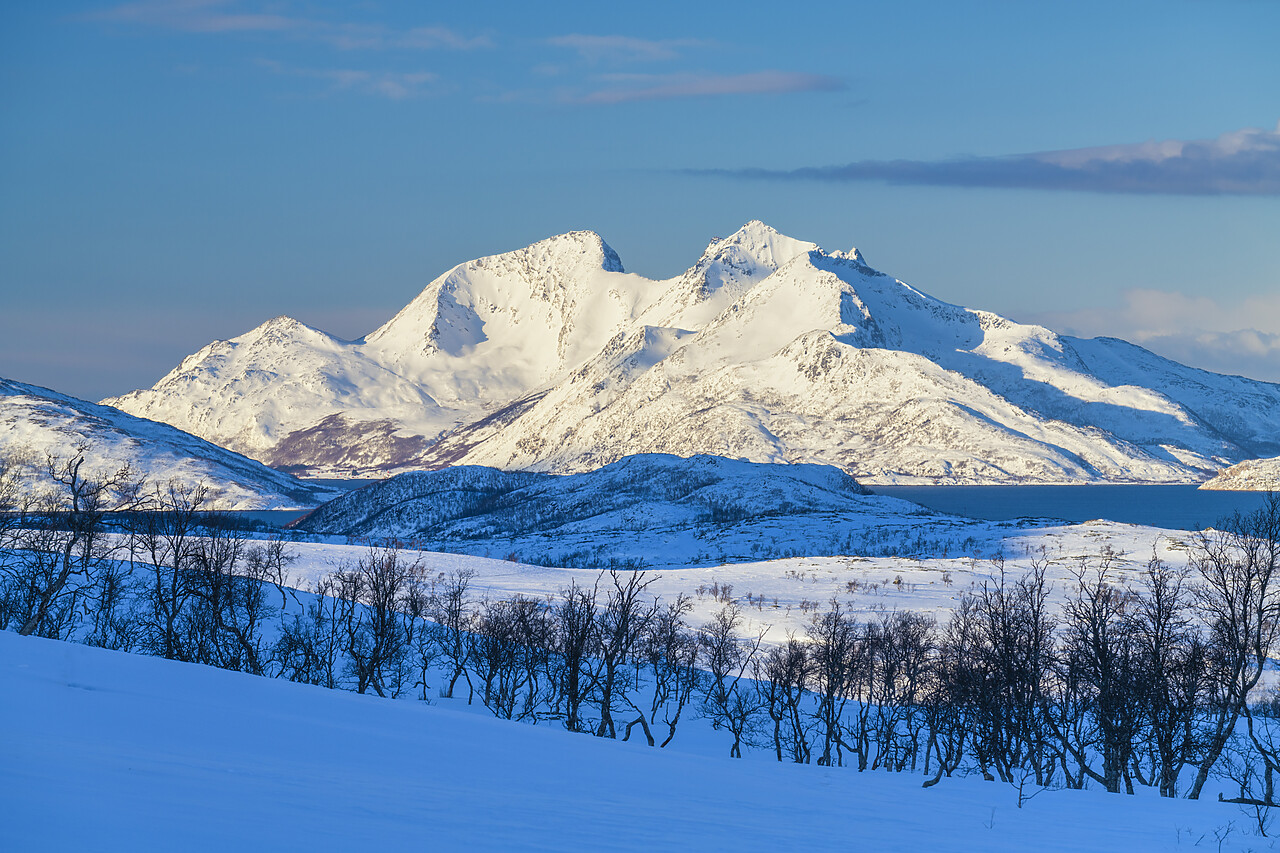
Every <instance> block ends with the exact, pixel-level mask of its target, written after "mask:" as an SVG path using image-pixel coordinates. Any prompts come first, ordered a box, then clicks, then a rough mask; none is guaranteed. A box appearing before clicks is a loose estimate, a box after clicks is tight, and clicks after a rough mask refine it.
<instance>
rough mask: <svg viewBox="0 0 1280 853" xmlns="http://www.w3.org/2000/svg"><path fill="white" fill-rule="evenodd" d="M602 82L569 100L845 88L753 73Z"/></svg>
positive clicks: (806, 77)
mask: <svg viewBox="0 0 1280 853" xmlns="http://www.w3.org/2000/svg"><path fill="white" fill-rule="evenodd" d="M601 79H602V80H603V81H605V82H606V83H608V84H609V85H606V86H605V87H604V88H600V89H597V90H595V91H593V92H588V93H587V94H585V95H581V96H578V97H574V98H571V100H573V101H574V102H576V103H580V104H623V103H629V102H633V101H661V100H669V99H673V98H706V97H720V96H724V95H782V94H792V93H796V92H836V91H841V90H843V89H845V88H846V86H845V84H844V82H843V81H841V80H839V79H837V78H835V77H827V76H824V75H821V74H801V73H798V72H793V71H756V72H753V73H750V74H625V75H624V74H614V75H607V76H605V77H603V78H601Z"/></svg>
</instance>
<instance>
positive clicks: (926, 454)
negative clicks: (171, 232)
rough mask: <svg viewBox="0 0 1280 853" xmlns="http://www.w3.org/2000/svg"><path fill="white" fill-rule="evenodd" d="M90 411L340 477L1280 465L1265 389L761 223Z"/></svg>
mask: <svg viewBox="0 0 1280 853" xmlns="http://www.w3.org/2000/svg"><path fill="white" fill-rule="evenodd" d="M105 402H108V403H110V404H111V405H115V406H119V407H120V408H123V409H125V410H126V411H130V412H133V413H134V414H138V415H141V416H144V417H149V418H154V419H158V420H164V421H166V422H169V423H172V424H174V425H176V426H179V427H181V428H183V429H187V430H190V431H191V432H194V433H196V434H198V435H201V436H203V437H205V438H208V439H210V440H212V441H215V442H218V443H221V444H225V445H226V446H229V447H232V448H235V449H237V450H239V451H241V452H244V453H247V454H250V455H253V456H254V457H255V458H258V459H261V460H263V461H265V462H268V463H269V464H272V465H276V466H280V467H288V466H297V467H298V468H300V469H305V470H309V471H311V472H312V473H315V474H322V473H323V474H328V475H334V476H354V475H366V476H367V475H373V474H387V473H394V472H398V471H406V470H415V469H421V468H424V467H427V468H439V467H443V466H446V465H453V464H482V465H489V466H492V467H497V468H501V469H504V470H512V469H530V470H538V471H554V472H572V471H587V470H591V469H594V468H598V467H600V466H601V465H605V464H608V463H610V462H613V461H615V460H617V459H620V458H622V457H624V456H629V455H633V454H638V453H655V452H660V453H672V454H677V455H681V456H690V455H694V454H698V453H711V454H716V455H721V456H727V457H738V458H744V459H750V460H752V461H758V462H785V463H796V462H811V463H820V464H831V465H837V466H839V467H841V468H843V469H844V470H846V471H848V472H849V473H851V474H853V475H855V476H857V477H858V478H859V479H860V480H861V481H863V482H866V483H868V484H887V483H913V482H917V483H927V482H937V483H1012V482H1023V483H1079V482H1147V483H1180V482H1181V483H1187V482H1200V481H1202V480H1204V479H1206V478H1208V477H1209V476H1211V475H1212V474H1213V473H1215V472H1217V471H1218V470H1221V469H1222V468H1224V467H1226V466H1227V465H1230V464H1232V463H1234V462H1237V461H1240V460H1242V459H1246V458H1255V457H1259V456H1269V455H1274V454H1275V453H1277V452H1280V385H1275V384H1270V383H1264V382H1257V381H1253V380H1248V379H1244V378H1241V377H1233V376H1220V375H1217V374H1212V373H1208V372H1205V371H1202V370H1196V369H1193V368H1189V367H1185V366H1183V365H1180V364H1177V363H1175V362H1171V361H1168V360H1167V359H1163V358H1160V357H1158V356H1156V355H1154V354H1152V353H1150V352H1148V351H1146V350H1143V349H1141V348H1140V347H1136V346H1133V345H1130V344H1127V343H1125V342H1123V341H1118V340H1114V339H1105V338H1100V339H1093V340H1081V339H1077V338H1071V337H1067V336H1062V335H1057V334H1055V333H1054V332H1052V331H1050V330H1048V329H1045V328H1042V327H1039V326H1028V325H1022V324H1018V323H1014V322H1011V321H1009V320H1006V319H1004V318H1002V317H999V316H996V315H994V314H991V313H988V312H984V311H976V310H970V309H967V308H962V307H959V306H955V305H950V304H947V303H945V302H941V301H939V300H937V299H934V298H932V297H930V296H928V295H926V294H924V293H922V292H920V291H919V290H917V289H915V288H913V287H911V286H909V285H907V284H905V283H903V282H901V281H897V280H895V279H893V278H891V277H889V276H886V275H884V274H882V273H880V272H877V271H876V270H874V269H872V268H871V267H869V266H868V265H867V264H866V262H865V259H864V258H863V256H862V255H861V254H860V253H858V252H857V250H853V251H850V252H830V253H828V252H824V251H823V250H821V249H819V248H818V247H817V246H816V245H814V244H812V243H804V242H802V241H799V240H794V239H792V238H789V237H786V236H784V235H781V234H779V233H778V232H776V231H774V230H773V229H771V228H769V227H768V226H766V225H764V224H763V223H760V222H751V223H748V224H747V225H745V226H744V227H743V228H742V229H740V230H739V231H738V232H736V233H735V234H733V235H731V236H730V237H727V238H724V239H717V240H713V241H712V242H711V244H710V245H709V246H708V247H707V250H706V252H705V253H704V254H703V256H702V257H701V258H700V259H699V260H698V261H697V263H695V264H694V265H693V267H691V268H690V269H689V270H688V271H687V272H685V273H684V274H682V275H680V276H677V277H675V278H673V279H669V280H666V281H651V280H648V279H645V278H643V277H640V276H637V275H633V274H628V273H626V272H624V271H623V267H622V264H621V262H620V261H619V259H618V256H617V255H616V254H615V253H614V252H613V250H612V249H610V248H609V247H608V246H607V245H606V244H605V243H604V241H603V240H601V239H600V237H599V236H598V235H596V234H593V233H591V232H573V233H570V234H565V235H562V236H559V237H553V238H551V239H548V240H544V241H542V242H539V243H535V244H534V245H532V246H530V247H528V248H526V249H521V250H519V251H515V252H510V253H507V254H504V255H497V256H494V257H489V258H482V259H480V260H476V261H471V262H468V263H465V264H461V265H459V266H458V267H455V268H454V269H453V270H450V271H449V272H448V273H446V274H445V275H443V276H440V277H439V278H437V279H436V280H434V281H433V282H432V283H431V284H430V285H428V286H427V288H426V289H425V290H424V291H423V292H422V293H421V294H420V295H419V296H418V297H417V298H416V299H414V300H413V301H412V302H411V303H410V304H409V305H408V306H407V307H406V308H405V309H404V310H402V311H401V312H400V313H399V314H397V315H396V316H395V317H394V318H393V319H392V320H391V321H389V322H388V323H387V324H385V325H384V326H382V327H381V328H380V329H378V330H376V331H375V332H373V333H372V334H370V335H368V336H367V337H366V338H363V339H361V340H358V341H351V342H347V341H340V340H338V339H336V338H333V337H331V336H329V335H326V334H324V333H323V332H319V331H317V330H314V329H310V328H309V327H306V326H304V325H302V324H300V323H297V322H296V321H292V320H288V319H287V318H277V319H276V320H273V321H271V322H270V323H268V324H266V325H264V326H262V327H259V328H258V329H255V330H253V331H252V332H249V333H248V334H246V335H243V336H241V337H240V338H236V339H233V340H231V341H220V342H216V343H214V344H210V345H209V346H207V347H205V348H204V349H203V350H201V351H200V352H198V353H196V354H195V355H193V356H191V357H189V358H188V359H186V360H185V361H184V362H183V363H182V364H181V365H179V366H178V367H177V368H176V369H175V370H174V371H173V372H171V373H170V374H169V375H168V376H166V377H165V378H164V379H162V380H161V381H160V382H159V383H157V385H156V386H155V387H154V388H152V389H149V390H143V391H134V392H132V393H130V394H126V395H124V396H123V397H119V398H114V399H111V400H108V401H105Z"/></svg>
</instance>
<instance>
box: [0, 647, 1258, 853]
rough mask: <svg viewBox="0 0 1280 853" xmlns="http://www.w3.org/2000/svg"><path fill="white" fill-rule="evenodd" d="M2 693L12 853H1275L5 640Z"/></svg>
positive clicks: (972, 795) (1153, 823)
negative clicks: (168, 852) (163, 852)
mask: <svg viewBox="0 0 1280 853" xmlns="http://www.w3.org/2000/svg"><path fill="white" fill-rule="evenodd" d="M0 695H3V696H4V697H5V701H4V702H3V703H0V802H3V803H4V807H3V811H4V815H5V827H4V830H5V831H4V839H5V845H6V846H8V847H10V848H11V849H14V850H28V851H44V850H50V851H51V850H78V849H83V850H126V849H133V850H136V849H151V850H157V849H182V850H219V851H225V850H309V851H315V850H357V849H409V848H411V847H412V848H425V849H433V850H456V849H467V850H471V851H482V850H495V851H496V850H504V851H505V850H619V851H627V850H726V851H729V850H732V851H750V850H762V851H763V850H769V851H776V850H793V849H805V850H850V849H857V850H902V851H917V850H929V851H972V850H988V851H1026V850H1037V851H1062V853H1068V852H1069V851H1070V853H1076V851H1079V853H1084V851H1103V850H1108V851H1110V850H1115V851H1120V850H1123V851H1170V853H1173V851H1178V853H1180V851H1193V850H1194V851H1199V850H1222V851H1233V853H1234V851H1241V852H1242V851H1246V850H1268V849H1272V839H1268V838H1259V837H1257V836H1254V835H1249V834H1246V833H1247V830H1246V829H1245V821H1244V820H1243V818H1242V816H1241V814H1240V812H1239V810H1238V809H1236V808H1235V807H1233V806H1228V805H1224V804H1220V803H1217V802H1213V801H1211V800H1202V801H1188V800H1163V799H1158V798H1155V797H1126V796H1120V795H1110V794H1106V793H1101V792H1098V791H1046V792H1044V793H1041V794H1039V795H1038V796H1037V797H1036V798H1035V799H1033V800H1031V801H1030V802H1029V803H1027V804H1026V805H1025V806H1024V808H1022V809H1018V808H1016V807H1015V806H1016V802H1017V795H1016V793H1015V792H1014V791H1013V789H1012V788H1010V787H1009V786H1006V785H999V784H996V783H987V782H982V781H979V780H977V779H974V778H956V779H947V780H944V781H943V783H942V784H941V785H938V786H937V787H935V788H931V789H928V790H924V789H922V788H921V787H920V781H921V777H919V776H917V775H914V774H908V773H903V774H884V773H871V772H868V773H857V772H855V771H853V770H852V769H849V768H824V767H817V766H801V765H788V764H778V763H775V762H773V761H757V760H752V759H751V757H750V756H749V757H748V758H747V759H745V760H737V761H735V760H730V759H727V758H721V757H718V756H717V755H715V754H712V753H713V752H717V751H719V749H718V746H717V748H716V749H715V750H711V749H710V748H709V747H708V746H704V745H702V744H700V743H693V744H691V745H689V746H686V747H684V749H685V751H683V752H682V751H677V750H676V749H675V747H674V745H673V748H671V749H667V750H656V749H651V748H649V747H645V746H640V745H638V744H635V743H621V742H617V741H607V740H603V739H597V738H592V737H588V736H584V735H572V734H569V733H567V732H564V731H562V730H558V729H557V728H555V727H553V726H529V725H523V724H519V723H509V722H504V721H498V720H494V719H490V718H488V717H485V716H481V715H478V714H474V713H466V712H464V711H462V710H457V709H455V708H454V707H446V706H444V705H443V704H442V705H439V706H435V705H433V706H428V705H424V704H423V703H420V702H413V701H394V700H381V699H375V698H372V697H368V696H358V695H355V694H352V693H347V692H342V691H327V690H324V689H321V688H317V687H310V686H303V685H298V684H293V683H286V682H283V681H280V680H272V679H265V678H254V677H252V676H248V675H242V674H239V673H232V672H227V671H222V670H215V669H210V668H205V667H200V666H196V665H192V664H182V663H176V662H172V661H166V660H161V659H157V658H148V657H141V656H134V655H128V654H123V653H120V652H112V651H104V650H101V649H94V648H89V647H86V646H81V645H76V644H71V643H59V642H56V641H52V640H43V639H36V638H28V637H19V636H16V635H15V634H13V633H10V632H0ZM695 740H696V739H695ZM1223 835H1225V841H1223V842H1222V843H1221V844H1220V843H1219V840H1218V838H1219V837H1221V836H1223Z"/></svg>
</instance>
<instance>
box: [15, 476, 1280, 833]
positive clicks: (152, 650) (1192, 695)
mask: <svg viewBox="0 0 1280 853" xmlns="http://www.w3.org/2000/svg"><path fill="white" fill-rule="evenodd" d="M82 467H83V462H82V458H76V459H73V460H71V461H69V462H67V461H62V462H60V461H58V460H48V462H47V469H46V470H47V472H48V473H49V474H50V475H51V477H52V481H53V482H54V483H56V484H57V488H56V489H55V491H54V492H52V493H50V494H47V495H43V496H40V497H38V498H28V497H24V496H23V492H22V490H21V489H20V488H19V487H18V485H17V482H18V481H17V475H16V473H15V471H14V469H13V467H12V466H11V465H9V464H8V462H6V461H5V460H0V546H3V547H0V628H9V629H12V630H17V631H18V632H20V633H24V634H38V635H41V636H47V637H55V638H59V639H67V638H72V637H74V638H76V639H80V640H82V641H84V642H89V643H93V644H96V645H101V646H106V647H111V648H119V649H126V650H134V651H140V652H146V653H149V654H155V655H160V656H163V657H167V658H171V659H175V660H184V661H193V662H198V663H205V664H210V665H214V666H219V667H224V668H229V669H237V670H242V671H245V672H250V673H255V674H260V675H268V676H274V677H283V678H288V679H290V680H294V681H299V682H304V683H309V684H316V685H322V686H325V687H330V688H346V689H352V690H356V691H359V692H362V693H363V692H366V691H373V692H375V693H377V694H379V695H381V696H411V695H412V696H417V697H419V698H421V699H430V698H432V697H433V696H436V695H438V696H447V697H458V698H459V699H461V691H462V689H463V688H464V687H465V690H466V697H467V701H468V702H479V703H480V704H482V705H483V706H484V707H486V708H487V709H489V711H490V712H491V713H493V714H494V715H495V716H498V717H503V718H506V719H515V720H526V721H532V722H540V723H543V724H555V725H562V726H564V727H565V728H566V729H568V730H570V731H575V732H583V733H589V734H593V735H596V736H599V737H609V738H620V739H624V740H625V739H629V738H631V737H632V736H634V735H636V733H637V732H639V733H640V735H641V736H643V737H644V738H645V740H646V742H647V743H648V744H649V745H650V746H655V747H663V746H667V745H668V744H670V743H671V742H672V740H673V738H674V737H675V736H676V732H677V727H678V725H679V723H680V721H681V720H682V719H687V717H688V716H689V715H690V714H697V715H700V716H701V717H703V718H705V719H706V720H708V721H709V722H710V724H711V726H712V727H713V728H715V729H716V730H719V731H722V732H724V733H725V734H726V735H727V738H728V739H729V741H730V743H729V754H730V755H731V756H735V757H737V756H741V755H742V753H743V750H744V749H745V748H747V747H749V746H754V747H760V748H765V749H768V750H769V751H770V752H771V753H772V754H773V755H774V757H775V758H776V759H777V760H778V761H790V762H797V763H810V762H812V763H818V764H824V765H828V766H842V765H846V764H847V765H851V766H853V767H856V768H857V769H858V770H865V771H876V770H880V771H888V772H904V771H907V772H921V773H923V774H924V775H925V777H926V781H925V785H926V786H928V785H933V784H936V783H938V781H940V780H941V779H942V778H944V777H945V776H950V775H953V774H955V773H957V772H976V773H980V774H982V775H983V776H984V777H986V778H987V779H992V780H995V779H999V780H1001V781H1003V782H1006V783H1009V784H1012V785H1014V786H1015V787H1016V788H1017V789H1018V791H1019V794H1020V801H1021V799H1022V797H1023V794H1024V793H1025V792H1026V791H1027V790H1028V789H1041V788H1045V787H1054V786H1061V787H1072V788H1080V787H1085V786H1086V785H1089V784H1096V785H1098V786H1101V787H1103V788H1105V789H1106V790H1108V791H1112V792H1127V793H1133V792H1134V791H1135V790H1136V789H1137V788H1138V787H1152V788H1155V789H1157V790H1158V792H1159V793H1160V794H1161V795H1162V796H1165V797H1173V796H1177V795H1180V794H1183V795H1186V796H1189V797H1193V798H1194V797H1199V796H1200V795H1201V792H1202V790H1203V788H1204V785H1205V784H1206V781H1207V780H1208V779H1209V778H1210V777H1211V776H1212V775H1214V774H1217V775H1218V776H1220V777H1223V778H1229V779H1232V780H1234V783H1235V784H1238V786H1239V791H1238V796H1237V797H1232V798H1231V799H1233V800H1235V801H1238V802H1241V803H1245V804H1251V805H1253V806H1256V807H1259V808H1270V807H1272V806H1274V805H1276V801H1275V785H1276V776H1277V775H1280V698H1275V697H1274V696H1269V697H1261V696H1260V694H1259V690H1258V685H1259V682H1260V680H1261V677H1262V672H1263V669H1264V668H1265V666H1266V664H1267V661H1268V660H1269V655H1270V654H1271V653H1272V652H1273V651H1274V650H1275V644H1276V640H1277V631H1278V630H1280V577H1277V561H1278V560H1280V497H1277V496H1269V497H1268V499H1267V502H1266V504H1265V506H1264V507H1263V508H1262V509H1261V510H1259V511H1257V512H1254V513H1249V514H1242V515H1237V516H1235V517H1233V518H1231V519H1228V520H1227V521H1225V522H1222V523H1220V524H1219V529H1216V530H1208V531H1204V532H1202V533H1199V534H1196V535H1195V537H1194V538H1193V541H1192V542H1191V552H1192V556H1193V558H1192V560H1191V562H1190V565H1189V567H1188V568H1187V569H1174V568H1171V567H1169V566H1167V565H1165V564H1163V563H1162V562H1161V561H1160V560H1158V559H1155V558H1153V559H1152V560H1151V561H1150V562H1149V563H1147V565H1146V566H1145V567H1144V568H1143V569H1142V570H1141V571H1140V572H1137V573H1134V572H1122V571H1121V569H1120V566H1119V561H1118V559H1117V558H1116V555H1113V554H1108V553H1104V554H1102V555H1101V556H1100V557H1098V558H1095V559H1092V560H1082V561H1080V562H1079V564H1078V565H1077V567H1076V571H1075V572H1074V580H1073V582H1072V583H1071V588H1070V589H1066V590H1056V591H1053V592H1054V596H1053V599H1052V600H1056V601H1061V602H1062V604H1061V606H1060V608H1057V609H1055V608H1053V607H1051V595H1050V593H1051V590H1050V585H1049V583H1048V581H1047V580H1046V567H1047V566H1046V563H1045V562H1044V561H1043V560H1033V561H1032V562H1031V566H1030V569H1029V570H1028V571H1027V572H1025V573H1024V574H1022V575H1021V576H1018V577H1014V576H1012V575H1011V573H1009V572H1008V571H1007V570H1006V567H1005V566H1004V564H1003V563H1002V562H1001V561H996V562H994V563H993V564H992V570H993V571H992V577H991V580H990V581H988V582H987V583H985V584H984V585H983V586H982V587H981V588H980V589H978V590H976V591H975V592H974V593H972V594H969V595H967V596H965V597H964V598H963V599H962V601H961V602H960V603H959V606H958V607H957V608H956V610H955V611H954V613H953V614H951V616H950V618H949V619H948V620H947V621H946V622H944V623H938V622H937V621H935V619H934V618H932V617H930V616H926V615H921V614H917V613H910V612H894V613H881V614H877V615H875V616H874V617H873V618H869V619H860V618H857V617H855V615H854V614H852V613H850V612H849V610H848V608H847V606H846V605H844V604H842V603H841V602H839V601H836V600H833V601H831V602H830V604H829V605H828V607H827V608H826V609H825V610H822V611H820V612H818V613H816V614H815V615H814V616H813V617H812V619H811V621H810V623H809V625H808V630H807V636H805V637H803V638H800V637H790V638H788V640H787V642H786V643H783V644H780V645H776V646H772V647H768V646H766V645H765V644H764V643H763V635H762V634H756V635H750V636H744V633H743V623H744V617H743V613H742V612H741V611H740V610H739V609H738V607H737V605H736V604H735V603H733V602H732V601H729V602H727V603H724V605H723V607H722V608H721V609H720V610H719V611H718V612H716V613H715V614H714V615H713V617H712V618H711V619H710V620H709V621H708V622H707V623H706V624H703V625H700V626H696V625H693V624H691V623H690V620H689V616H690V613H691V610H692V602H691V601H690V600H689V599H687V598H685V597H683V596H682V597H679V598H677V599H675V600H674V601H667V602H662V601H659V600H658V599H656V598H655V597H654V596H653V595H652V594H651V593H650V592H649V587H650V585H651V584H652V582H653V577H652V576H651V575H648V574H646V573H645V572H643V571H640V570H638V569H629V570H623V569H618V568H614V569H610V570H606V571H602V572H601V573H600V574H599V575H598V577H597V578H596V580H595V582H594V584H593V585H592V586H590V587H587V586H582V585H579V584H577V583H574V584H571V585H570V586H569V587H568V588H566V589H564V590H562V591H561V592H560V594H558V595H555V596H550V597H547V598H545V599H541V598H531V597H527V596H515V597H514V598H509V599H493V598H485V597H483V596H480V595H478V594H477V592H476V590H475V589H474V576H473V575H472V574H471V573H469V572H466V571H455V572H453V573H449V574H437V575H434V576H433V575H431V574H430V573H429V572H428V571H427V570H426V569H425V567H424V565H423V563H422V562H421V561H420V560H418V559H415V558H414V557H413V556H412V554H413V553H414V552H408V551H404V550H401V549H398V548H396V547H394V546H392V545H387V546H382V547H373V548H370V549H369V550H368V551H367V552H366V554H365V555H364V556H363V557H362V558H361V559H359V560H358V561H357V562H356V563H355V564H354V565H350V566H347V567H345V568H343V569H341V570H340V571H338V572H335V573H334V574H332V575H330V576H328V577H326V578H324V579H322V580H321V581H320V582H319V583H318V584H317V585H316V586H315V588H314V589H312V590H310V591H309V592H307V593H303V592H298V591H295V590H291V589H289V588H288V587H287V586H286V580H287V578H286V570H287V567H288V565H289V562H290V555H289V552H288V548H287V544H286V543H285V542H283V541H281V540H278V539H277V540H272V541H264V540H255V539H249V538H247V537H246V536H245V534H244V533H242V532H240V531H238V530H237V529H236V527H235V525H234V524H231V523H229V522H228V521H227V519H225V518H223V517H221V516H219V515H218V514H216V513H209V512H207V511H206V510H205V503H206V501H207V494H206V493H205V491H204V490H203V489H183V488H179V487H176V486H171V487H166V488H160V489H156V488H152V489H150V490H149V491H148V490H145V489H143V488H142V487H141V484H140V483H138V482H137V480H136V478H134V477H132V476H131V473H130V472H129V471H128V470H127V469H124V470H121V471H117V472H113V473H111V474H109V475H107V476H104V477H100V478H96V479H95V478H93V477H89V476H86V475H85V474H84V473H82ZM140 510H146V511H145V512H143V511H140ZM112 511H127V512H126V514H125V515H123V516H116V517H114V520H113V519H112V517H111V516H110V513H111V512H112ZM1122 574H1123V575H1124V577H1123V582H1122ZM1064 593H1065V598H1064V596H1063V594H1064ZM1233 793H1235V792H1234V791H1233Z"/></svg>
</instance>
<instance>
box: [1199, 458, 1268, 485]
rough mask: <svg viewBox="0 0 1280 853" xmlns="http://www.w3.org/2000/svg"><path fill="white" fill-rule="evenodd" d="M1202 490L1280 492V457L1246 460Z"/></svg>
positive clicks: (1210, 481) (1208, 483) (1223, 473)
mask: <svg viewBox="0 0 1280 853" xmlns="http://www.w3.org/2000/svg"><path fill="white" fill-rule="evenodd" d="M1200 488H1202V489H1212V490H1215V491H1224V492H1231V491H1240V492H1280V456H1273V457H1271V458H1270V459H1246V460H1245V461H1243V462H1237V463H1236V464H1235V465H1232V466H1231V467H1230V468H1228V469H1226V470H1225V471H1223V472H1221V473H1219V474H1218V475H1217V476H1216V477H1214V478H1213V479H1212V480H1209V481H1208V482H1207V483H1202V484H1201V485H1200Z"/></svg>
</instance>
